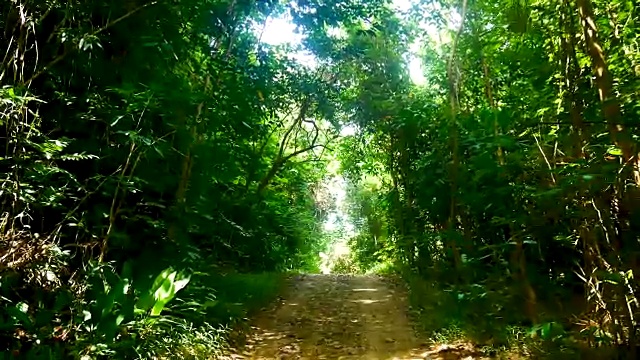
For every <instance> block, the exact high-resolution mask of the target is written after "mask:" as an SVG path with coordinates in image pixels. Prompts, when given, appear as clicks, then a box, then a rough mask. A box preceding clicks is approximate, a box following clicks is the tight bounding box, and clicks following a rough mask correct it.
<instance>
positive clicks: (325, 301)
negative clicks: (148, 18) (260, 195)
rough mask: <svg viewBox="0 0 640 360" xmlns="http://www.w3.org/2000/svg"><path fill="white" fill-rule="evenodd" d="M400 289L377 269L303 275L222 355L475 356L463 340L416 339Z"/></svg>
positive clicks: (401, 359)
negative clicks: (231, 350) (436, 342)
mask: <svg viewBox="0 0 640 360" xmlns="http://www.w3.org/2000/svg"><path fill="white" fill-rule="evenodd" d="M407 309H408V303H407V299H406V295H405V293H404V289H403V288H402V287H401V286H396V285H395V283H394V282H393V281H392V280H391V279H388V278H384V277H381V276H377V275H371V276H351V275H302V276H297V277H295V278H293V279H291V282H290V285H289V289H288V291H287V292H286V293H285V297H284V299H283V300H282V301H281V303H280V304H278V306H277V307H276V308H275V309H270V310H265V311H264V312H263V313H262V314H259V315H258V316H257V317H256V319H255V320H254V322H253V324H254V325H253V326H252V333H251V334H249V336H248V339H247V342H246V344H245V346H244V347H243V348H242V349H241V350H237V351H235V352H234V353H232V354H228V355H227V356H225V357H224V358H225V359H256V360H257V359H336V360H340V359H367V360H391V359H397V360H405V359H406V360H409V359H477V357H475V356H473V351H472V349H468V348H466V347H465V346H464V345H460V344H459V345H455V346H453V345H451V346H447V345H440V346H438V347H436V346H435V345H433V344H430V343H429V342H427V341H425V340H424V339H420V337H419V336H417V335H416V333H415V332H414V330H413V327H412V326H411V322H410V319H409V317H408V314H407Z"/></svg>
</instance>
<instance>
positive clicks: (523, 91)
mask: <svg viewBox="0 0 640 360" xmlns="http://www.w3.org/2000/svg"><path fill="white" fill-rule="evenodd" d="M418 8H419V9H414V10H416V11H417V14H413V15H410V20H409V21H407V22H405V23H404V25H405V28H406V29H407V30H408V31H409V33H411V29H412V27H416V26H420V24H424V21H427V22H430V23H431V24H434V25H435V26H436V27H437V28H439V29H440V31H439V36H438V35H432V36H427V40H426V42H425V44H426V45H425V46H424V47H423V56H422V59H423V64H424V69H425V78H426V79H425V84H424V85H422V86H416V85H412V84H410V83H408V82H407V80H406V78H407V72H406V70H404V69H403V68H401V67H398V66H397V64H398V60H397V58H394V56H391V55H390V54H398V53H401V51H399V50H398V49H397V46H400V45H399V44H402V42H401V41H398V40H395V39H394V36H397V35H395V34H397V33H398V31H397V30H396V29H395V28H394V26H395V24H385V25H384V27H383V29H382V30H381V31H379V32H377V35H376V36H375V37H374V38H375V39H376V41H377V45H378V46H377V47H375V49H376V51H371V52H368V53H367V54H366V55H365V56H363V58H361V59H360V60H359V62H358V64H355V67H356V68H357V69H358V70H359V74H360V75H359V76H358V80H357V81H358V83H359V86H358V87H357V90H356V91H357V94H355V95H354V102H355V104H357V106H358V108H359V109H360V111H359V112H358V113H357V114H356V115H354V121H356V122H357V124H358V125H359V127H360V129H361V134H360V135H359V136H355V137H353V138H348V139H345V141H344V142H343V144H342V146H343V150H344V152H343V166H344V170H345V172H346V173H347V174H348V175H349V176H350V178H351V179H352V180H353V182H354V185H353V186H352V196H351V197H350V199H351V200H350V204H351V205H350V207H351V214H352V216H353V217H354V218H355V221H359V222H360V223H363V224H364V225H366V226H362V227H361V228H360V230H361V232H360V234H359V235H357V236H356V237H355V238H353V239H352V240H351V242H352V244H353V246H354V247H355V249H356V252H355V257H354V258H355V260H356V261H359V262H360V264H361V266H364V267H367V266H371V265H372V264H375V263H376V262H379V261H383V262H384V261H392V262H396V263H400V264H402V265H403V266H405V267H407V268H408V269H410V272H411V273H413V274H420V276H422V277H424V278H427V279H430V280H432V281H433V280H435V281H437V282H438V283H439V284H441V285H445V287H446V286H452V287H449V289H448V291H453V292H454V293H457V294H459V296H458V297H457V298H455V297H453V298H451V299H450V300H451V301H453V302H459V303H460V304H464V306H470V303H469V299H470V298H475V299H476V300H478V301H477V302H478V303H481V304H482V306H480V307H478V308H477V309H475V310H474V312H475V314H470V315H473V316H475V318H474V319H468V320H470V322H471V323H473V322H475V323H476V324H477V323H478V311H481V312H482V316H484V317H486V316H489V317H491V318H492V319H493V323H492V324H490V325H489V326H488V328H489V329H493V330H495V329H496V328H497V327H499V325H498V324H499V323H501V322H504V321H505V319H507V320H506V321H507V322H509V321H511V323H512V324H514V323H515V324H527V323H528V324H534V325H535V324H549V323H551V322H553V321H561V322H562V323H563V324H561V325H562V326H564V329H565V330H571V331H575V333H576V334H577V335H576V336H577V338H580V339H584V341H586V342H587V343H588V344H590V345H592V346H595V345H603V344H604V345H613V344H615V345H622V344H624V345H628V346H631V348H632V349H633V348H635V345H636V344H637V341H638V340H637V337H638V334H637V320H636V318H637V316H638V314H639V312H640V308H639V307H638V298H637V291H638V282H637V279H636V278H635V276H636V275H637V271H638V256H639V255H640V247H639V242H638V239H639V236H640V228H638V224H640V202H639V200H640V198H639V194H640V193H639V191H638V185H639V184H640V182H639V181H640V180H639V179H640V178H639V177H638V170H639V168H638V150H637V140H638V139H637V126H638V123H639V120H640V106H639V103H638V101H637V94H638V90H639V89H640V82H639V81H638V77H637V75H638V69H639V68H638V66H639V64H640V63H639V62H638V61H640V58H639V52H638V49H637V41H638V39H639V38H638V33H639V31H638V25H637V24H638V20H639V18H638V12H637V11H635V10H633V9H635V8H636V5H634V4H633V2H630V1H606V2H605V1H602V2H601V1H591V0H578V1H536V2H528V1H495V2H473V1H462V2H460V3H456V4H451V3H449V2H446V1H443V2H433V3H431V2H423V3H422V4H420V5H418ZM425 14H427V15H429V16H428V19H425V17H426V16H425ZM419 19H422V21H423V22H420V21H419ZM389 33H390V34H394V35H387V34H389ZM381 39H388V41H382V40H381ZM354 41H355V40H354ZM371 178H373V179H374V180H375V181H371ZM446 284H449V285H446ZM441 290H442V288H441ZM434 291H436V290H434ZM487 299H489V300H487ZM480 309H482V310H480ZM514 313H515V314H523V316H522V317H520V316H518V315H513V314H514ZM567 314H570V315H573V316H574V317H569V316H568V315H567ZM499 319H502V320H499ZM490 331H492V330H490ZM632 356H633V355H632Z"/></svg>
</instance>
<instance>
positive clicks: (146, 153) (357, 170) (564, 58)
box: [0, 0, 640, 358]
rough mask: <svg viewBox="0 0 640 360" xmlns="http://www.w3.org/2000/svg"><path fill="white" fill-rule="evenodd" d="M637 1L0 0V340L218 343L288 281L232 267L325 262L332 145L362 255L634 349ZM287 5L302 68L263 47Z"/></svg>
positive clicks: (95, 350) (55, 349)
mask: <svg viewBox="0 0 640 360" xmlns="http://www.w3.org/2000/svg"><path fill="white" fill-rule="evenodd" d="M636 8H637V6H636V4H635V3H634V2H633V1H627V0H613V1H602V0H556V1H550V0H540V1H535V2H534V1H527V0H498V1H494V2H481V1H477V2H476V1H468V0H461V1H460V2H458V1H448V0H433V1H429V0H423V1H415V2H414V3H413V7H412V8H410V9H408V10H406V11H397V10H395V9H394V6H393V4H392V3H390V2H388V1H386V0H376V1H363V0H341V1H323V0H298V1H293V2H287V3H280V2H277V1H275V0H274V1H269V0H266V1H257V2H253V1H246V0H171V1H169V0H101V1H86V0H80V1H73V2H69V1H62V0H47V1H40V0H9V1H8V2H7V1H5V2H3V3H2V4H0V14H1V15H0V29H1V30H0V31H2V32H1V33H0V50H2V65H1V67H0V86H1V88H0V125H1V126H2V133H1V135H0V137H1V139H2V140H1V141H2V144H3V145H4V146H2V147H1V149H0V169H2V175H3V176H2V180H1V181H2V182H1V185H0V186H1V188H0V189H1V190H0V198H1V201H2V204H1V206H2V213H1V218H0V226H1V230H2V238H1V239H0V350H2V351H10V352H13V354H14V355H16V356H31V357H38V356H40V357H42V358H63V357H69V356H75V357H81V356H85V357H89V358H91V357H96V356H114V354H119V355H121V356H123V357H136V356H137V357H153V356H159V357H162V356H167V354H172V356H173V357H177V356H182V357H189V356H196V357H198V356H200V357H202V356H210V355H211V353H209V354H206V352H207V349H209V351H212V350H211V349H212V348H213V346H214V345H215V344H217V343H218V342H219V341H220V340H219V339H218V338H217V337H216V336H217V335H216V334H217V332H216V330H215V327H216V326H219V325H220V324H227V323H229V319H231V318H242V317H244V316H245V315H246V311H247V310H246V309H237V308H233V305H232V304H234V303H237V302H238V301H237V298H238V297H245V298H246V299H245V300H244V301H245V302H246V303H247V306H248V307H251V308H255V307H260V306H262V305H263V304H262V303H260V302H255V304H253V305H252V300H249V299H250V298H259V297H260V298H264V299H268V298H271V297H273V296H275V293H277V286H278V285H277V284H279V280H278V279H279V278H277V277H272V276H271V275H247V276H248V277H235V278H234V277H233V276H239V275H238V274H235V275H229V274H230V273H239V272H242V273H254V274H255V273H261V272H277V271H286V270H306V271H315V270H317V266H318V263H319V258H318V254H319V253H320V252H321V251H322V250H323V247H324V245H325V238H326V234H325V233H324V232H323V231H322V222H323V221H324V220H325V219H326V217H327V212H328V211H330V209H331V207H332V205H331V201H326V202H322V201H318V198H319V197H322V195H321V193H322V192H323V189H322V185H321V184H322V181H323V179H325V178H326V176H327V175H328V174H327V173H328V171H327V164H328V162H329V160H330V158H331V157H333V158H337V159H338V160H339V161H340V162H341V164H342V169H341V172H342V175H343V176H344V177H345V178H346V179H348V181H349V184H350V186H349V189H348V202H347V208H348V209H347V210H348V212H349V214H350V216H351V218H352V222H353V223H354V225H356V227H357V229H358V234H357V235H356V236H355V237H353V238H352V239H351V240H350V243H351V247H352V249H353V254H354V255H353V258H354V261H355V262H356V263H357V264H358V265H359V266H360V267H361V268H370V267H375V266H379V265H380V264H381V263H385V262H387V263H394V264H396V265H398V266H400V267H402V268H403V269H406V271H407V272H408V273H409V274H411V276H413V277H418V278H422V279H423V280H424V279H428V280H429V281H435V282H436V283H437V284H438V286H440V287H441V288H447V289H449V290H450V289H455V291H456V292H457V293H458V294H459V295H458V296H457V299H458V300H460V301H462V302H461V303H464V301H467V300H468V299H470V298H474V299H481V300H479V301H480V303H481V304H483V310H482V312H481V315H483V316H484V317H491V318H492V319H494V320H495V319H505V320H504V321H506V322H510V321H512V320H513V321H514V322H515V323H518V324H529V325H532V326H541V325H540V324H549V323H551V322H553V321H556V320H557V321H560V322H562V324H561V325H562V326H563V327H564V328H565V329H566V330H573V331H575V333H576V334H578V335H579V336H580V339H581V340H583V341H585V342H586V343H588V344H589V345H613V344H615V345H626V346H629V347H630V348H631V349H632V350H633V348H634V347H635V345H636V344H637V341H638V334H637V328H638V326H637V320H636V318H637V316H638V315H640V313H639V312H640V311H639V308H640V305H638V304H639V302H638V299H637V296H636V294H637V291H638V282H637V280H636V278H635V275H636V274H637V270H638V264H639V259H640V257H639V256H640V246H639V242H638V237H639V235H640V228H639V224H640V192H639V190H638V186H639V184H640V161H639V157H638V150H637V141H638V139H637V135H636V134H637V127H638V123H639V120H640V103H639V102H638V99H637V94H638V93H640V81H638V75H640V50H639V49H638V41H639V40H640V35H638V34H640V31H639V28H638V23H639V21H640V15H639V13H638V11H637V9H636ZM281 14H288V16H289V17H290V18H291V19H292V20H293V21H294V22H295V23H296V24H297V25H298V30H299V31H300V33H301V34H302V36H303V38H304V40H303V43H302V44H301V45H300V47H301V48H304V49H306V51H309V52H310V53H312V54H313V56H314V61H313V64H311V65H303V64H301V63H300V62H299V61H297V60H296V58H295V56H294V55H295V54H296V51H298V50H299V49H296V48H294V46H293V45H281V46H271V45H267V44H265V43H263V42H262V41H261V36H262V33H261V29H264V27H265V26H266V24H267V21H268V19H269V18H274V17H278V16H280V15H281ZM415 43H419V44H421V45H422V50H421V52H420V56H419V57H420V60H421V62H422V64H423V73H424V77H425V80H424V83H423V84H415V83H413V82H412V81H411V77H410V76H409V75H410V74H409V70H408V66H407V60H408V54H409V52H410V51H409V50H410V48H412V46H411V45H412V44H415ZM345 124H349V126H350V127H351V128H352V129H356V133H355V134H354V135H349V136H342V137H341V136H340V130H341V128H343V127H344V125H345ZM324 191H325V192H326V189H325V190H324ZM325 195H326V194H325ZM331 196H332V195H331V194H329V195H328V197H329V198H331ZM344 267H345V268H349V269H351V268H352V264H344ZM225 275H229V276H231V277H226V276H225ZM415 287H416V288H417V287H418V286H417V285H416V286H415ZM448 287H449V288H448ZM225 289H226V290H225ZM479 289H480V290H479ZM250 291H254V293H251V292H250ZM224 298H227V299H229V300H228V301H226V302H225V301H223V299H224ZM486 298H490V299H492V300H491V301H485V300H484V299H486ZM482 301H485V302H482ZM464 304H466V305H465V306H467V305H468V306H471V303H464ZM556 305H558V306H556ZM514 309H515V310H516V311H513V310H514ZM506 312H510V313H511V315H509V316H508V319H507V317H505V313H506ZM513 313H515V314H517V315H512V314H513ZM567 313H570V314H571V315H574V316H575V318H572V319H571V321H569V317H568V316H567V315H566V314H567ZM203 314H205V315H203ZM519 314H522V316H520V315H519ZM475 316H478V314H477V313H476V314H475ZM176 324H179V325H176ZM491 326H494V327H495V326H497V325H495V324H492V325H491ZM576 326H578V327H576ZM178 327H180V328H181V329H183V330H184V331H182V332H176V331H175V329H176V328H178ZM569 327H572V328H571V329H569ZM172 331H173V332H174V333H177V334H182V335H176V336H174V337H173V338H172V341H162V340H161V339H163V334H169V333H171V332H172ZM547 333H548V331H547ZM180 336H183V337H182V338H181V337H180ZM198 349H199V350H198ZM203 354H206V355H203ZM632 356H633V355H632Z"/></svg>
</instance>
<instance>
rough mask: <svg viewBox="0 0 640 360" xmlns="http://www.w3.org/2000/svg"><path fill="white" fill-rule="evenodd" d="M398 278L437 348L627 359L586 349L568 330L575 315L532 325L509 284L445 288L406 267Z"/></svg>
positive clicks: (526, 355) (608, 351)
mask: <svg viewBox="0 0 640 360" xmlns="http://www.w3.org/2000/svg"><path fill="white" fill-rule="evenodd" d="M385 269H387V270H386V273H391V271H390V270H388V269H389V268H388V267H386V268H385ZM393 272H394V273H395V274H396V275H397V276H398V277H400V278H401V279H402V280H403V282H404V283H405V284H406V287H407V289H408V295H409V303H410V313H411V316H412V318H413V320H414V323H415V325H416V328H417V329H416V330H417V331H418V332H419V333H421V334H423V335H424V336H425V337H427V338H428V339H429V340H430V342H432V343H433V345H441V344H459V343H471V344H473V345H474V346H475V347H476V348H477V349H478V350H479V351H480V352H481V353H483V354H484V355H485V356H489V357H492V358H501V359H514V358H515V359H517V358H536V359H613V358H624V357H623V356H621V355H613V354H614V353H617V352H618V351H617V349H613V348H611V347H606V346H603V347H600V348H598V349H593V348H589V347H587V346H585V345H584V341H583V339H582V338H581V335H580V333H579V332H576V331H574V330H573V329H571V328H570V326H569V325H567V321H568V320H567V319H569V318H570V317H571V314H564V315H565V316H564V317H562V316H560V315H556V316H557V318H555V319H554V318H550V317H549V316H548V315H547V316H545V314H543V313H541V314H539V315H540V318H541V320H540V322H539V323H537V324H535V325H534V324H531V323H528V322H527V320H526V319H525V316H524V315H523V314H522V310H521V309H520V308H519V306H518V304H519V301H520V300H518V299H517V298H515V297H514V296H513V295H512V291H511V290H509V286H507V285H506V283H505V280H501V279H493V280H487V281H486V282H484V283H482V284H458V285H446V283H445V282H442V281H438V279H437V278H436V277H437V276H435V275H432V276H433V277H432V278H426V277H422V276H420V275H419V274H417V273H416V272H415V271H411V270H409V269H406V268H402V267H396V268H393ZM520 304H521V303H520ZM541 307H543V305H541ZM574 310H575V309H574Z"/></svg>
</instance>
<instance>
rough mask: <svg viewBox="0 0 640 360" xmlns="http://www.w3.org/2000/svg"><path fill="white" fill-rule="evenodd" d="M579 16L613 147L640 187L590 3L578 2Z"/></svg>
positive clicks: (639, 175) (632, 147)
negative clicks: (619, 153)
mask: <svg viewBox="0 0 640 360" xmlns="http://www.w3.org/2000/svg"><path fill="white" fill-rule="evenodd" d="M577 5H578V13H579V14H580V20H581V23H582V30H583V32H584V38H585V41H586V45H587V49H588V52H589V56H590V57H591V63H592V65H593V69H594V73H595V82H596V86H597V88H598V96H599V97H600V101H601V102H602V113H603V115H604V119H605V121H606V122H607V128H608V129H609V134H610V135H611V138H612V140H613V143H614V144H615V145H616V146H617V147H618V148H619V149H620V150H621V151H622V160H623V162H624V165H625V166H627V165H631V169H632V176H633V179H634V181H635V183H636V184H640V172H639V170H638V165H639V163H638V157H637V156H636V155H637V151H636V147H635V144H634V143H633V140H632V138H631V134H630V133H629V131H628V130H627V129H626V128H625V127H624V125H623V124H622V123H621V121H622V112H621V110H620V104H619V103H618V100H617V99H616V96H615V94H614V93H613V78H612V76H611V72H610V71H609V67H608V65H607V61H606V56H605V53H604V50H603V49H602V44H601V43H600V42H599V40H598V29H597V27H596V21H595V17H594V14H593V7H592V5H591V1H590V0H577Z"/></svg>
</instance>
